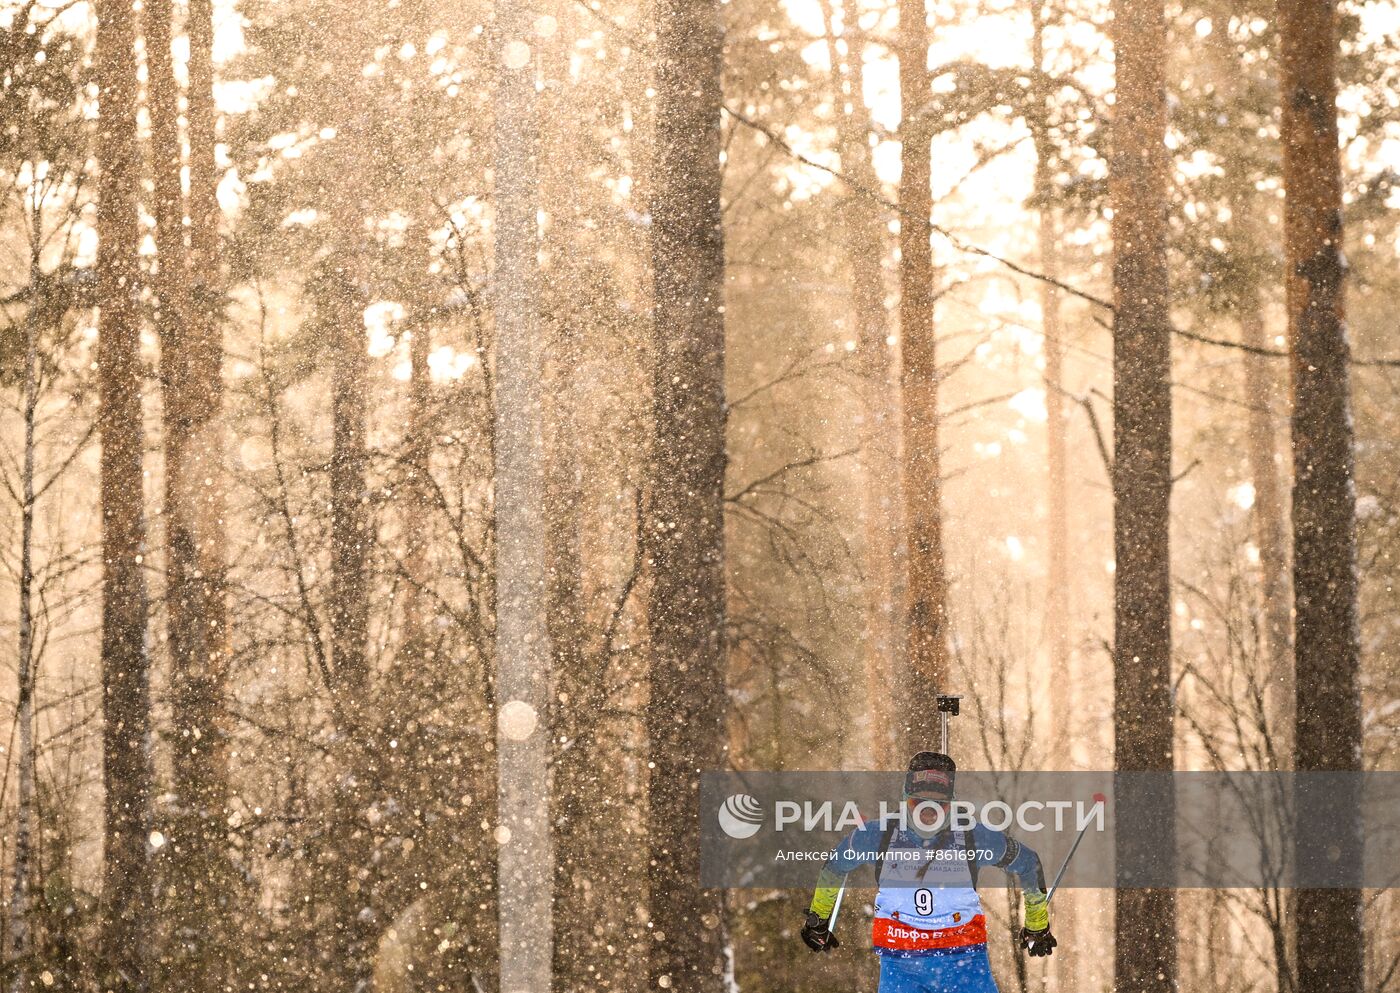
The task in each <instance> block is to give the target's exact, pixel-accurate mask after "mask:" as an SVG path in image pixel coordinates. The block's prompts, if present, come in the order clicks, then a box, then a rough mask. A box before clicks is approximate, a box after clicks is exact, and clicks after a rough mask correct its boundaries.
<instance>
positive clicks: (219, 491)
mask: <svg viewBox="0 0 1400 993" xmlns="http://www.w3.org/2000/svg"><path fill="white" fill-rule="evenodd" d="M171 13H172V12H171V7H170V2H169V0H151V2H150V3H149V5H148V6H147V8H146V10H145V29H146V61H147V70H148V84H147V85H148V92H149V94H150V113H151V136H152V145H153V148H154V153H155V154H154V156H153V158H154V164H155V204H154V213H155V217H156V251H157V256H156V257H157V270H156V295H157V298H158V301H159V311H158V317H157V331H158V332H159V335H160V340H161V386H162V393H163V398H164V421H165V424H164V436H165V453H166V455H165V514H164V520H165V528H166V585H165V602H166V623H167V629H168V634H169V645H170V662H171V671H170V684H171V685H170V692H171V703H172V707H171V712H172V723H173V727H172V752H173V760H174V761H173V773H174V793H175V795H176V797H178V798H179V813H178V824H177V826H176V827H175V834H176V836H177V838H178V844H176V845H175V846H173V847H172V852H171V861H172V893H171V904H170V906H171V908H172V912H173V916H174V920H173V922H172V930H173V932H174V933H175V935H176V936H177V937H176V942H177V945H176V947H175V948H174V949H173V950H172V953H173V961H172V962H171V963H170V969H171V975H172V979H175V980H176V981H177V982H178V983H180V984H181V985H186V986H190V987H193V988H198V989H216V988H218V987H220V986H222V985H224V983H226V982H228V981H230V974H229V967H230V965H231V961H230V958H229V956H228V955H227V954H225V953H224V951H222V949H226V948H227V947H228V941H229V936H230V935H232V934H233V933H234V931H233V930H232V929H233V928H235V927H236V926H237V917H236V914H235V913H234V911H233V908H234V907H236V906H237V903H238V901H237V900H236V897H235V889H236V888H237V886H238V880H237V873H236V870H235V867H234V866H233V864H232V862H231V860H230V857H229V838H228V834H227V827H226V825H227V819H228V811H227V806H228V798H229V785H228V740H229V734H230V728H229V726H228V721H227V718H226V716H225V708H224V701H223V695H224V686H225V682H226V674H227V670H228V663H229V654H228V630H227V610H226V606H225V599H224V573H225V568H226V567H225V539H224V534H223V520H224V513H225V504H226V499H225V496H224V464H223V461H224V460H223V450H224V439H223V424H222V420H221V418H220V413H221V405H222V400H223V377H222V374H221V372H222V359H223V342H222V341H221V340H220V339H221V335H220V331H219V326H218V324H217V322H216V321H215V320H214V319H213V315H212V314H211V313H210V310H209V303H210V301H209V300H208V299H200V295H198V294H192V293H191V287H190V285H189V281H188V277H189V266H188V261H187V256H186V250H185V236H184V217H185V202H184V195H183V192H182V190H181V182H180V172H181V167H182V161H181V159H182V156H181V150H180V126H179V87H178V84H177V83H176V80H175V75H174V70H173V66H172V62H171V52H170V32H171ZM199 37H200V33H199V32H198V31H195V30H194V29H193V25H192V26H191V44H194V41H195V39H196V38H199ZM204 40H205V41H208V40H209V39H207V38H205V39H204ZM203 57H204V58H208V55H207V53H205V54H204V56H203ZM192 61H193V55H192ZM192 102H193V94H192ZM209 137H210V139H211V140H212V135H210V136H209ZM205 156H207V157H208V159H210V160H212V156H213V151H212V148H211V149H208V150H201V151H200V157H201V159H203V158H204V157H205ZM199 223H200V224H202V225H213V224H217V217H216V216H201V217H200V218H199ZM213 237H214V235H213V234H212V233H210V232H207V231H205V232H201V233H200V236H199V241H200V243H201V244H203V243H205V242H206V241H208V240H210V239H212V238H213ZM217 264H218V263H217V259H212V258H210V257H207V253H206V256H205V257H202V258H201V272H202V273H203V276H202V278H203V279H208V278H209V269H208V266H210V265H213V266H214V267H215V268H216V269H217Z"/></svg>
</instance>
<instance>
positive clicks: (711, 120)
mask: <svg viewBox="0 0 1400 993" xmlns="http://www.w3.org/2000/svg"><path fill="white" fill-rule="evenodd" d="M720 11H721V3H720V0H660V2H659V3H658V4H657V9H656V38H657V41H656V49H657V61H658V69H657V78H656V91H657V93H656V138H655V140H656V158H655V183H654V187H653V196H652V203H651V212H652V269H653V279H654V287H653V295H654V307H655V310H654V314H653V338H652V361H653V363H654V365H653V369H652V414H653V420H654V423H653V427H652V431H653V435H652V440H651V455H650V468H649V475H650V507H649V511H648V521H647V527H646V531H645V538H646V546H647V557H648V559H649V565H650V576H651V596H650V601H649V604H648V618H647V619H648V625H649V634H650V648H651V697H650V700H649V702H648V704H647V710H646V730H647V751H648V758H649V759H650V780H651V787H650V798H649V806H648V813H647V832H648V839H649V843H650V848H651V858H650V863H649V867H648V872H647V882H648V886H649V889H650V894H651V900H650V911H651V924H652V936H653V938H654V943H653V945H652V955H651V960H650V963H649V967H650V983H649V984H648V985H649V986H650V987H651V988H653V989H655V988H658V987H660V988H665V987H670V988H672V989H676V990H686V991H694V993H703V991H706V990H718V989H720V984H721V976H722V971H723V960H724V954H723V946H722V940H721V927H720V924H721V918H722V916H723V912H724V911H723V906H722V904H721V901H720V897H719V894H718V893H717V892H715V891H709V890H702V889H700V853H699V838H698V836H697V835H698V831H697V827H698V825H697V823H696V821H695V819H694V817H693V816H684V817H678V816H676V814H677V811H694V810H696V809H697V806H696V805H697V803H698V802H699V789H700V777H699V773H700V772H701V771H704V770H707V769H719V768H721V767H722V766H723V765H724V741H725V726H724V725H725V669H726V665H725V642H726V638H725V634H726V632H725V573H724V495H723V487H724V472H725V444H724V442H725V437H724V430H725V409H724V310H723V306H724V232H723V228H722V224H721V213H720V188H721V172H720V100H721V88H720V78H721V77H720V71H721V65H722V58H723V54H722V53H723V40H724V37H723V27H722V22H721V13H720Z"/></svg>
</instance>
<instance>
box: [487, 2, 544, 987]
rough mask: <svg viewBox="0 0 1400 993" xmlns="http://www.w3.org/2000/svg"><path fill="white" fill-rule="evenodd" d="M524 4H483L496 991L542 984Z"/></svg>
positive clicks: (534, 206) (537, 460)
mask: <svg viewBox="0 0 1400 993" xmlns="http://www.w3.org/2000/svg"><path fill="white" fill-rule="evenodd" d="M532 22H533V11H531V10H530V8H529V7H528V6H527V5H526V4H525V3H524V2H521V0H501V2H498V3H497V5H496V23H495V29H494V51H493V52H492V56H493V58H494V60H495V69H496V93H495V111H496V153H495V155H496V158H495V183H496V187H495V210H496V224H495V227H496V244H495V269H494V273H493V284H494V294H495V297H494V299H495V307H496V392H495V399H496V411H495V419H496V421H495V430H496V465H495V482H496V507H495V514H496V519H495V532H496V591H497V592H496V602H497V605H496V717H497V732H496V743H497V749H498V753H499V759H498V761H499V789H498V796H497V802H498V804H499V820H500V826H499V828H498V831H499V837H498V841H499V842H500V849H499V851H500V861H499V879H500V884H499V885H500V910H499V916H500V967H501V991H502V993H543V991H545V990H548V989H549V988H550V985H551V979H550V967H551V963H552V959H553V920H552V914H553V852H552V850H551V840H550V834H549V822H548V815H549V775H548V773H549V770H548V764H549V740H550V734H549V731H548V730H547V720H546V716H547V711H548V703H549V669H550V643H549V630H548V626H547V619H546V616H545V594H546V590H545V583H546V573H547V568H548V564H547V560H546V544H545V533H544V532H545V528H546V526H547V525H548V522H547V520H546V518H545V512H544V489H545V474H544V452H543V442H542V438H543V435H544V413H543V405H542V402H541V396H540V379H541V376H542V374H543V369H544V366H543V354H542V351H543V350H542V347H541V342H540V335H541V330H542V326H541V321H540V315H539V225H538V219H537V217H538V209H539V180H538V155H539V152H538V142H539V136H538V130H537V129H538V125H537V122H536V111H535V76H536V60H537V58H538V53H536V52H535V51H534V50H533V45H534V44H535V38H534V33H533V27H532Z"/></svg>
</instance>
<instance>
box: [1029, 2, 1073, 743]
mask: <svg viewBox="0 0 1400 993" xmlns="http://www.w3.org/2000/svg"><path fill="white" fill-rule="evenodd" d="M1048 10H1049V4H1048V3H1041V4H1040V5H1039V6H1038V7H1037V8H1036V10H1035V11H1034V13H1033V15H1032V32H1031V62H1032V72H1033V73H1034V74H1035V76H1034V85H1033V87H1032V92H1033V100H1032V103H1031V111H1030V114H1029V118H1030V119H1029V121H1028V124H1029V125H1030V130H1031V137H1032V139H1033V141H1034V144H1035V156H1036V158H1035V196H1036V201H1037V203H1038V205H1039V210H1038V212H1037V213H1038V217H1037V222H1038V223H1037V232H1036V234H1037V241H1038V250H1039V255H1040V271H1041V273H1042V274H1044V275H1045V276H1047V277H1048V279H1046V280H1042V281H1041V282H1040V312H1041V331H1042V333H1043V337H1044V339H1045V346H1044V347H1045V414H1046V417H1045V448H1046V459H1045V461H1046V495H1045V502H1046V526H1045V531H1046V546H1047V549H1048V555H1047V559H1048V561H1047V564H1046V566H1047V567H1046V588H1045V645H1046V653H1047V661H1048V662H1049V665H1050V719H1051V722H1052V726H1053V728H1054V735H1055V752H1056V754H1055V755H1054V756H1053V759H1054V761H1055V764H1056V766H1057V767H1059V768H1061V769H1068V768H1070V764H1071V760H1072V756H1071V753H1070V748H1071V745H1072V743H1073V741H1074V731H1075V729H1074V726H1073V716H1074V697H1073V692H1072V691H1073V685H1074V675H1073V673H1072V672H1071V670H1070V664H1071V660H1070V576H1069V472H1068V460H1067V457H1066V452H1067V444H1068V442H1067V435H1068V430H1067V428H1068V424H1067V421H1066V413H1067V412H1066V410H1065V396H1064V390H1065V385H1064V361H1065V342H1064V327H1063V324H1062V322H1061V320H1060V303H1061V300H1060V288H1059V287H1058V286H1057V285H1055V283H1054V282H1051V281H1050V280H1058V279H1059V278H1060V232H1059V230H1058V226H1057V224H1056V217H1055V204H1054V199H1055V190H1054V181H1053V179H1052V176H1051V169H1052V166H1053V161H1054V156H1055V148H1054V138H1053V136H1052V134H1051V132H1050V120H1049V111H1050V101H1051V100H1052V94H1051V92H1050V77H1049V75H1048V70H1046V68H1045V18H1046V13H1047V11H1048Z"/></svg>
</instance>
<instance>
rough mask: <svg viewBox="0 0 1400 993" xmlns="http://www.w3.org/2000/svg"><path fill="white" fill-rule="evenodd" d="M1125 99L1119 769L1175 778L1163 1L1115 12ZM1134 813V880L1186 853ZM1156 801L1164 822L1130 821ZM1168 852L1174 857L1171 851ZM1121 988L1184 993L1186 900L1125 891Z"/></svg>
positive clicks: (1118, 179)
mask: <svg viewBox="0 0 1400 993" xmlns="http://www.w3.org/2000/svg"><path fill="white" fill-rule="evenodd" d="M1112 34H1113V44H1114V53H1115V67H1116V84H1115V92H1116V94H1117V102H1116V104H1115V106H1114V119H1113V132H1112V154H1111V158H1110V162H1109V199H1110V202H1111V204H1112V207H1113V249H1114V250H1113V300H1114V305H1115V307H1116V309H1117V314H1116V319H1115V321H1114V347H1113V390H1114V393H1113V412H1114V424H1113V442H1114V471H1113V498H1114V521H1113V523H1114V532H1113V546H1114V561H1115V563H1116V569H1115V572H1114V658H1113V662H1114V691H1115V713H1114V748H1115V752H1114V761H1115V768H1116V769H1117V770H1119V771H1125V772H1127V771H1148V770H1152V771H1158V770H1160V771H1170V770H1171V769H1172V768H1173V760H1174V735H1173V714H1174V703H1173V692H1172V679H1171V557H1170V541H1169V532H1170V509H1171V488H1172V479H1171V441H1172V397H1171V327H1170V323H1169V322H1170V316H1169V312H1170V304H1171V300H1170V294H1169V291H1168V280H1167V176H1168V158H1167V151H1166V144H1165V138H1166V124H1167V119H1166V114H1167V101H1166V85H1165V59H1166V39H1167V31H1166V21H1165V17H1164V13H1163V4H1162V0H1115V2H1114V4H1113V32H1112ZM1157 799H1158V800H1159V801H1162V802H1163V803H1165V806H1161V805H1125V807H1124V809H1123V810H1121V811H1120V815H1119V822H1118V831H1117V835H1116V839H1117V852H1118V864H1119V868H1120V872H1122V871H1123V866H1124V865H1125V863H1131V862H1132V861H1133V860H1134V859H1141V858H1143V856H1144V854H1145V851H1146V849H1145V846H1146V845H1149V844H1150V845H1151V846H1152V848H1153V849H1154V850H1155V851H1157V852H1158V853H1160V852H1164V851H1165V852H1168V853H1171V852H1174V851H1175V846H1176V831H1175V822H1174V819H1173V818H1172V816H1171V810H1172V809H1174V804H1173V803H1172V802H1171V798H1170V796H1169V795H1168V796H1165V797H1158V798H1157ZM1145 806H1146V807H1152V806H1155V807H1156V810H1155V811H1150V812H1149V813H1155V814H1157V815H1159V816H1155V817H1150V821H1151V822H1150V823H1135V822H1133V821H1134V818H1133V817H1126V816H1124V815H1125V813H1126V812H1127V811H1128V810H1129V809H1136V810H1138V811H1139V815H1138V816H1137V818H1136V819H1137V820H1145V819H1147V818H1144V817H1142V816H1141V811H1142V810H1143V808H1144V807H1145ZM1159 857H1160V856H1159ZM1115 905H1116V908H1117V917H1116V920H1115V934H1114V938H1115V953H1114V965H1115V989H1117V990H1120V991H1122V993H1150V991H1157V990H1161V991H1168V990H1174V989H1175V988H1176V975H1177V962H1176V945H1177V939H1176V894H1175V891H1174V890H1171V889H1133V888H1123V887H1122V886H1121V884H1120V888H1119V889H1117V890H1116V891H1115Z"/></svg>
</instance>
